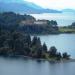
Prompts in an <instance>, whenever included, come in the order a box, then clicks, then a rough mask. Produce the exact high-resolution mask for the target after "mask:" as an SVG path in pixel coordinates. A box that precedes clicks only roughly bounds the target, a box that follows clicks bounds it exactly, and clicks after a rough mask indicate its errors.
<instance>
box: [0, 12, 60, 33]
mask: <svg viewBox="0 0 75 75" xmlns="http://www.w3.org/2000/svg"><path fill="white" fill-rule="evenodd" d="M0 26H1V27H2V28H3V29H5V30H7V31H9V30H15V29H16V30H17V31H20V32H24V33H27V34H58V33H59V31H58V30H59V29H58V26H57V22H56V21H53V20H51V21H49V20H44V19H43V20H36V19H35V18H34V17H32V16H30V15H26V14H24V15H21V14H16V13H13V12H4V13H0Z"/></svg>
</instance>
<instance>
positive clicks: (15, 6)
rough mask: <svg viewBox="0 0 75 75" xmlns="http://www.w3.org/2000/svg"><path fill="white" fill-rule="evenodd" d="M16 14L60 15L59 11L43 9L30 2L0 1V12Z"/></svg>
mask: <svg viewBox="0 0 75 75" xmlns="http://www.w3.org/2000/svg"><path fill="white" fill-rule="evenodd" d="M9 11H12V12H16V13H27V14H38V13H61V11H58V10H53V9H45V8H43V7H41V6H38V5H36V4H34V3H32V2H27V1H24V2H21V3H20V2H4V1H2V0H0V12H9Z"/></svg>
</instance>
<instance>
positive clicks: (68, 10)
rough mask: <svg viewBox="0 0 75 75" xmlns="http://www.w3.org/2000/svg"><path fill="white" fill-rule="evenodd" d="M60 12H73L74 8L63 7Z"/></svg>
mask: <svg viewBox="0 0 75 75" xmlns="http://www.w3.org/2000/svg"><path fill="white" fill-rule="evenodd" d="M62 12H75V10H74V9H63V10H62Z"/></svg>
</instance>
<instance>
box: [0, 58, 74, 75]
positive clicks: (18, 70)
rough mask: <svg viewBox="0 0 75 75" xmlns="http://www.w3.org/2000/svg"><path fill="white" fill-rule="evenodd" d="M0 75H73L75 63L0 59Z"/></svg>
mask: <svg viewBox="0 0 75 75" xmlns="http://www.w3.org/2000/svg"><path fill="white" fill-rule="evenodd" d="M0 75H75V62H64V63H51V62H48V61H37V60H31V59H24V60H23V59H6V58H0Z"/></svg>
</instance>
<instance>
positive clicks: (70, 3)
mask: <svg viewBox="0 0 75 75" xmlns="http://www.w3.org/2000/svg"><path fill="white" fill-rule="evenodd" d="M0 1H3V2H24V1H28V2H32V3H35V4H37V5H39V6H41V7H43V8H49V9H58V10H62V9H75V0H0Z"/></svg>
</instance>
